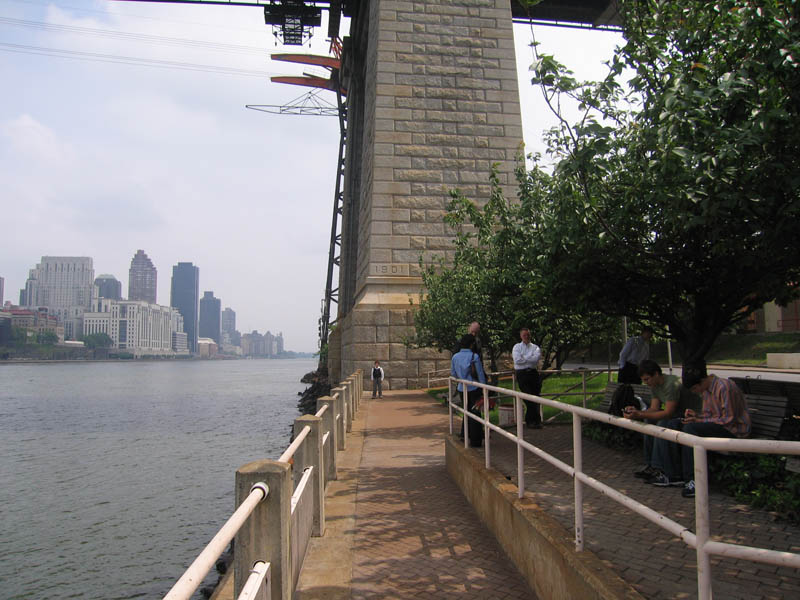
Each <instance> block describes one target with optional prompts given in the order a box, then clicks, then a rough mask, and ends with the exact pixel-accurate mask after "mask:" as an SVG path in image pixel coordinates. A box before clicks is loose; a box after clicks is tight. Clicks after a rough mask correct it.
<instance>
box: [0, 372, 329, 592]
mask: <svg viewBox="0 0 800 600" xmlns="http://www.w3.org/2000/svg"><path fill="white" fill-rule="evenodd" d="M315 367H316V361H315V360H310V359H309V360H302V359H299V360H236V361H164V362H130V363H123V362H119V363H118V362H108V363H58V364H29V365H19V364H17V365H0V598H9V599H11V598H26V599H27V598H96V599H101V598H102V599H115V598H158V597H161V596H163V595H164V594H165V593H166V592H167V591H168V590H169V588H170V587H171V586H172V584H173V583H174V582H175V581H176V580H177V578H178V577H179V576H180V575H181V574H182V573H183V571H184V569H185V568H186V567H187V566H188V565H189V564H190V563H191V561H192V560H193V559H194V558H195V556H196V555H197V554H198V553H199V552H200V550H202V548H203V547H204V546H205V544H206V543H208V541H209V540H210V539H211V538H212V537H213V535H214V534H215V533H216V531H217V529H218V528H219V527H220V525H222V524H223V523H224V521H225V520H226V519H227V518H228V517H229V516H230V514H231V512H232V511H233V509H234V495H233V484H234V473H235V471H236V469H237V468H238V467H239V466H241V465H243V464H245V463H248V462H250V461H252V460H255V459H259V458H273V459H274V458H277V457H278V456H279V455H280V453H281V452H282V451H283V450H284V449H285V448H286V446H287V444H288V442H289V435H290V428H291V423H292V422H293V420H294V419H295V417H297V416H298V412H297V400H298V395H297V393H298V392H300V391H302V390H303V389H304V388H305V385H304V384H302V383H300V377H302V375H303V374H304V373H307V372H309V371H312V370H313V369H314V368H315ZM207 581H208V580H207Z"/></svg>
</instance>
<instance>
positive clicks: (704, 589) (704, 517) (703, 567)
mask: <svg viewBox="0 0 800 600" xmlns="http://www.w3.org/2000/svg"><path fill="white" fill-rule="evenodd" d="M458 383H465V384H469V385H472V386H477V387H479V388H481V389H482V390H483V407H482V414H481V415H477V414H474V413H471V412H469V411H468V410H467V386H466V385H464V386H462V387H463V393H462V394H461V397H460V398H459V396H458V395H455V396H454V394H453V391H454V389H455V386H456V385H457V384H458ZM489 392H495V393H499V394H505V395H510V396H512V397H513V398H514V412H515V415H516V432H515V433H512V432H510V431H506V430H505V429H503V428H501V427H498V426H497V425H494V424H492V423H491V422H490V421H489ZM454 398H455V399H456V400H459V399H460V400H461V403H460V404H459V403H457V402H455V401H454ZM523 400H532V401H534V402H538V403H539V404H543V405H545V406H551V407H553V408H556V409H558V410H560V411H562V412H565V413H572V446H573V459H572V462H573V464H572V465H571V466H570V465H569V464H567V463H565V462H563V461H561V460H559V459H558V458H556V457H555V456H553V455H551V454H549V453H547V452H546V451H545V450H543V449H542V448H540V447H538V446H536V445H534V444H531V443H530V442H528V441H526V440H525V439H524V436H523V431H522V427H523V422H524V421H523V418H522V401H523ZM448 407H449V417H450V434H451V435H452V434H453V432H454V416H455V414H456V413H460V414H461V415H462V418H463V417H464V416H466V418H464V419H463V422H462V425H463V429H464V447H465V448H466V447H469V431H468V429H469V428H468V427H467V423H468V421H467V419H474V420H476V421H478V422H479V423H481V424H482V425H483V427H484V450H483V451H484V457H485V467H486V468H487V469H490V468H491V447H492V445H491V442H490V440H491V438H490V435H489V434H490V432H492V431H494V432H495V433H497V434H499V435H501V436H503V437H504V438H506V439H508V440H511V441H512V442H513V443H514V444H516V446H517V494H518V497H519V498H522V497H523V496H524V494H525V452H526V451H527V452H530V453H532V454H534V455H535V456H537V457H539V458H541V459H543V460H545V461H546V462H548V463H550V464H551V465H553V466H554V467H556V468H557V469H559V470H561V471H563V472H564V473H566V474H567V475H569V476H570V477H572V478H573V483H574V485H573V496H574V518H575V547H576V549H577V550H578V551H579V552H581V551H583V548H584V537H583V536H584V531H583V486H588V487H590V488H593V489H595V490H597V491H598V492H600V493H601V494H604V495H606V496H607V497H609V498H611V499H612V500H614V501H615V502H617V503H618V504H621V505H622V506H624V507H625V508H628V509H629V510H632V511H633V512H635V513H636V514H638V515H641V516H642V517H644V518H645V519H647V520H648V521H650V522H651V523H654V524H656V525H658V526H659V527H661V528H663V529H666V530H667V531H669V532H670V533H672V534H673V535H675V536H676V537H678V538H679V539H681V540H682V541H683V542H684V543H685V544H687V545H688V546H690V547H692V548H694V549H695V550H696V553H697V588H698V598H699V599H700V600H709V599H710V598H711V595H712V584H711V556H712V555H716V556H723V557H728V558H735V559H744V560H751V561H754V562H761V563H767V564H772V565H778V566H784V567H793V568H796V569H797V568H800V554H797V553H792V552H783V551H778V550H774V549H770V548H760V547H753V546H745V545H742V544H731V543H727V542H717V541H713V540H712V539H711V531H710V522H711V521H710V515H709V498H708V451H710V450H711V451H721V452H749V453H754V454H790V455H800V442H788V441H779V440H751V439H736V438H705V437H698V436H694V435H691V434H688V433H683V432H681V431H676V430H674V429H666V428H664V427H658V426H656V425H648V424H645V423H639V422H637V421H631V420H629V419H624V418H620V417H615V416H612V415H609V414H606V413H602V412H598V411H596V410H591V409H588V408H585V407H582V406H573V405H570V404H566V403H564V402H559V401H557V400H550V399H547V398H543V397H541V396H534V395H531V394H524V393H522V392H518V391H514V390H512V391H509V390H508V389H505V388H500V387H495V386H492V385H488V384H482V383H478V382H474V381H468V380H463V379H456V378H454V377H450V378H449V380H448ZM583 419H590V420H593V421H598V422H600V423H607V424H609V425H612V426H614V427H621V428H623V429H630V430H633V431H638V432H640V433H643V434H645V435H649V436H653V437H657V438H661V439H664V440H667V441H670V442H676V443H678V444H681V445H684V446H691V447H692V448H693V452H694V482H695V531H694V532H692V531H691V530H690V529H689V528H688V527H687V526H685V525H681V524H680V523H678V522H676V521H673V520H672V519H670V518H669V517H667V516H666V515H664V514H661V513H659V512H658V511H657V510H654V509H652V508H650V507H649V506H647V505H645V504H642V503H641V502H639V501H637V500H634V499H633V498H631V497H630V496H627V495H625V494H624V493H622V492H620V491H619V490H616V489H614V488H612V487H611V486H609V485H606V484H605V483H603V482H601V481H598V480H597V479H595V478H593V477H591V476H589V475H587V474H586V473H584V472H583V437H582V435H581V427H582V422H583Z"/></svg>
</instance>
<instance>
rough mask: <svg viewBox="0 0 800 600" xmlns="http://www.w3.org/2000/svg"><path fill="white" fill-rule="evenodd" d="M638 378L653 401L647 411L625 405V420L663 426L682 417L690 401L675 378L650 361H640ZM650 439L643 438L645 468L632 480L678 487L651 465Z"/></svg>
mask: <svg viewBox="0 0 800 600" xmlns="http://www.w3.org/2000/svg"><path fill="white" fill-rule="evenodd" d="M639 377H641V378H642V383H644V384H645V385H647V386H649V387H650V389H651V391H652V394H653V398H652V400H651V401H650V407H649V408H648V409H647V410H636V409H635V408H634V407H632V406H629V407H627V408H626V409H625V418H627V419H637V420H641V421H648V422H650V423H652V424H655V425H659V426H661V427H666V426H667V423H668V422H669V420H670V419H674V418H677V417H679V416H680V415H682V414H683V412H684V411H685V410H686V409H687V408H691V406H690V404H691V399H690V398H689V396H688V395H687V394H686V392H685V391H684V388H683V386H682V385H681V380H680V378H678V377H677V376H676V375H664V374H663V373H662V372H661V367H660V366H658V363H656V362H655V361H652V360H649V359H647V360H643V361H642V362H641V363H640V364H639ZM654 441H655V440H654V438H653V437H651V436H649V435H646V436H644V462H645V466H644V467H643V468H641V469H639V470H638V471H636V472H635V473H634V475H635V476H636V477H640V478H642V479H645V480H647V483H652V484H653V485H658V486H667V485H682V484H683V482H679V483H678V482H675V483H673V482H670V481H669V480H668V479H667V477H666V476H665V475H664V473H663V467H662V466H661V465H656V464H653V442H654Z"/></svg>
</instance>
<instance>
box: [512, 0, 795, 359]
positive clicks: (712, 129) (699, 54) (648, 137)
mask: <svg viewBox="0 0 800 600" xmlns="http://www.w3.org/2000/svg"><path fill="white" fill-rule="evenodd" d="M620 9H621V14H622V18H623V23H624V35H625V39H626V42H625V44H624V45H622V46H621V47H620V48H618V49H617V52H616V54H615V56H614V58H613V59H612V60H611V61H610V62H609V74H608V76H607V77H606V78H605V79H604V80H603V81H600V82H589V83H580V82H577V81H576V80H575V79H574V78H573V77H572V74H571V73H570V72H569V71H568V70H567V69H565V68H564V67H563V66H562V65H560V64H559V63H558V62H557V61H556V60H555V58H553V57H552V56H547V55H541V56H539V57H538V59H537V61H536V62H535V63H534V65H533V66H532V70H533V72H534V77H533V83H535V84H537V85H541V86H542V88H543V90H544V92H545V95H546V97H547V98H548V100H549V101H550V104H551V106H552V107H553V108H554V110H555V111H556V112H557V113H558V112H559V108H558V107H559V98H562V97H563V96H565V95H566V96H569V97H572V98H573V99H575V100H576V101H577V102H578V104H579V107H580V110H581V111H582V113H581V116H580V119H579V120H578V122H576V123H569V122H567V120H566V119H564V118H562V119H561V121H560V124H559V126H557V127H556V128H554V129H553V130H551V131H550V132H549V133H548V134H547V143H548V148H549V154H551V156H552V158H553V159H554V160H555V167H554V170H553V171H552V174H550V173H549V171H548V169H546V168H545V167H544V166H543V165H542V163H541V162H540V161H539V160H538V158H536V159H535V164H534V167H533V170H532V171H531V172H530V173H529V174H528V178H527V181H526V183H525V184H524V185H523V187H522V188H521V195H522V198H523V201H525V199H526V198H527V200H528V201H530V203H531V204H534V205H536V207H537V208H536V211H535V212H532V213H530V214H529V215H528V217H529V218H530V219H531V223H535V224H536V228H537V231H538V233H539V235H540V236H541V237H542V239H541V240H540V243H539V244H537V245H536V246H535V248H536V251H540V252H542V255H541V256H540V257H537V258H539V259H540V260H542V264H543V265H546V267H545V268H544V271H543V281H542V285H544V286H545V287H546V288H547V289H548V290H549V292H550V293H551V294H552V296H553V297H554V298H555V300H556V303H557V304H559V305H561V306H572V307H573V309H574V310H578V311H580V312H589V311H600V312H603V313H604V314H607V315H617V316H629V317H632V318H634V319H638V320H640V321H650V322H653V323H655V324H657V325H659V326H660V327H661V328H662V330H663V331H668V333H669V334H670V335H671V336H672V337H673V338H674V339H676V340H677V342H678V343H679V345H680V346H681V350H682V354H683V358H684V361H687V360H692V359H697V358H702V357H704V356H705V354H706V352H707V351H708V350H709V348H710V347H711V344H712V343H713V342H714V340H715V339H716V338H717V336H718V335H719V334H720V333H721V332H722V331H724V330H725V329H726V328H728V327H729V326H731V325H732V324H734V323H735V322H736V321H737V320H739V319H741V318H743V317H744V316H746V315H747V314H748V313H749V312H751V311H753V310H755V309H756V308H759V307H760V306H762V305H763V304H764V303H765V302H768V301H771V300H776V301H778V302H779V303H780V302H786V301H788V300H789V299H791V298H792V297H794V296H796V295H797V291H798V289H797V282H798V280H799V278H798V275H800V235H798V231H800V194H799V193H798V190H799V189H800V127H798V126H797V124H798V122H800V114H798V112H800V66H799V65H798V61H800V41H799V40H800V35H799V34H800V23H799V22H798V17H797V14H796V7H795V6H794V3H790V2H781V1H777V0H772V1H762V2H757V3H755V2H748V1H745V0H720V1H718V2H705V1H699V0H688V1H685V2H669V1H660V2H654V1H645V2H641V1H633V0H624V1H622V2H621V3H620ZM500 226H501V227H502V224H501V225H500Z"/></svg>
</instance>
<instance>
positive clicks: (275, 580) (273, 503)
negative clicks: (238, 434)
mask: <svg viewBox="0 0 800 600" xmlns="http://www.w3.org/2000/svg"><path fill="white" fill-rule="evenodd" d="M291 476H292V473H291V466H290V465H289V464H287V463H281V462H278V461H275V460H257V461H254V462H251V463H247V464H246V465H244V466H242V467H239V469H238V470H237V471H236V506H237V507H238V506H239V505H240V504H241V503H242V501H243V500H244V499H245V498H247V496H248V495H249V494H250V488H251V487H252V486H253V484H255V483H258V482H259V481H263V482H264V483H266V484H267V486H268V487H269V495H268V496H267V497H266V498H265V499H264V500H263V501H262V502H261V503H260V504H259V505H258V507H257V508H256V510H255V511H254V512H253V514H252V515H250V518H249V519H248V520H247V522H246V523H245V524H244V525H243V526H242V528H241V529H240V530H239V533H237V534H236V538H235V542H234V547H235V548H236V552H234V560H233V563H234V565H233V568H234V571H233V586H234V590H235V591H234V597H238V596H239V594H240V593H241V591H242V588H243V587H244V585H245V583H246V582H247V578H248V576H249V575H250V570H251V569H252V568H253V564H254V563H255V562H256V561H258V560H263V561H265V562H268V563H270V572H271V575H272V576H271V577H270V593H271V597H272V598H275V599H276V600H277V599H280V600H290V599H291V597H292V581H293V579H292V553H291V549H290V547H289V540H290V539H291V535H290V533H291V532H290V531H289V530H290V528H291V510H292V480H291Z"/></svg>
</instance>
